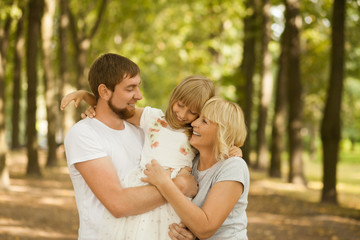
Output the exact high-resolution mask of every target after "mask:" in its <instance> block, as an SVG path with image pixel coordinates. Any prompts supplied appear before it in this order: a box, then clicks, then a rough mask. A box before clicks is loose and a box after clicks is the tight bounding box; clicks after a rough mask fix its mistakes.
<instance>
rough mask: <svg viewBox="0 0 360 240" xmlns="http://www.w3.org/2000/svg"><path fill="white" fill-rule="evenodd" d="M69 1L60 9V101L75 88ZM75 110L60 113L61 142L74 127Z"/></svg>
mask: <svg viewBox="0 0 360 240" xmlns="http://www.w3.org/2000/svg"><path fill="white" fill-rule="evenodd" d="M68 4H69V2H68V0H62V1H59V5H60V6H59V8H60V21H59V22H60V24H59V48H58V49H59V76H60V79H59V81H58V86H59V96H58V101H59V102H60V101H61V98H62V97H63V96H65V95H66V94H67V93H69V92H71V91H72V90H73V88H72V87H71V84H70V78H69V70H68V66H69V60H70V58H69V40H68V39H69V36H68V33H69V26H70V20H69V15H68ZM74 115H75V110H74V109H73V108H70V109H68V110H66V111H61V112H60V122H61V123H60V124H61V133H60V134H61V142H63V141H64V138H65V134H66V133H67V132H68V131H69V130H70V128H71V127H72V126H73V125H74V122H75V121H74Z"/></svg>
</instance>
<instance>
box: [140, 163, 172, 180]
mask: <svg viewBox="0 0 360 240" xmlns="http://www.w3.org/2000/svg"><path fill="white" fill-rule="evenodd" d="M145 168H146V169H145V170H144V174H145V175H146V176H147V178H142V179H141V181H143V182H146V183H149V184H152V185H154V186H159V185H160V184H164V183H165V182H167V181H171V177H170V175H171V169H170V171H169V170H165V169H164V168H163V167H162V166H160V164H159V163H158V162H157V161H156V160H151V164H150V163H148V164H146V165H145Z"/></svg>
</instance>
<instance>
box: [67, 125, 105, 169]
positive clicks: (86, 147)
mask: <svg viewBox="0 0 360 240" xmlns="http://www.w3.org/2000/svg"><path fill="white" fill-rule="evenodd" d="M99 139H100V137H99V136H97V133H96V132H95V131H94V130H93V129H92V128H91V127H90V126H89V125H86V124H76V125H74V126H73V127H72V128H71V129H70V131H69V132H68V134H67V135H66V137H65V141H64V145H65V153H66V158H67V161H68V164H69V166H70V165H73V164H75V163H79V162H84V161H88V160H93V159H96V158H100V157H105V156H107V153H106V152H105V149H104V147H103V145H102V143H100V142H99Z"/></svg>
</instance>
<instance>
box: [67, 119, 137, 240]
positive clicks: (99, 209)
mask: <svg viewBox="0 0 360 240" xmlns="http://www.w3.org/2000/svg"><path fill="white" fill-rule="evenodd" d="M124 124H125V128H124V129H123V130H114V129H112V128H110V127H108V126H107V125H105V124H104V123H102V122H100V121H99V120H97V119H96V118H93V119H89V118H86V119H84V120H81V121H79V122H78V123H76V124H75V125H74V126H73V127H72V128H71V129H70V131H69V132H68V133H67V135H66V137H65V141H64V144H65V152H66V158H67V163H68V168H69V173H70V178H71V181H72V183H73V186H74V192H75V199H76V205H77V208H78V212H79V219H80V227H79V240H80V239H97V233H98V227H99V220H100V219H101V217H102V215H103V212H104V209H105V207H104V206H103V205H102V203H101V202H100V201H99V200H98V199H97V198H96V196H95V195H94V194H93V192H92V191H91V189H90V188H89V186H88V185H87V184H86V182H85V180H84V178H83V177H82V176H81V174H80V173H79V171H78V170H77V169H76V168H75V166H74V164H75V163H80V162H85V161H90V160H93V159H97V158H101V157H105V156H108V157H109V158H110V159H111V160H112V162H113V164H114V167H115V169H116V171H117V174H118V176H119V179H120V181H123V180H124V177H125V176H126V175H127V174H128V173H129V172H130V171H132V170H133V169H135V168H137V167H138V166H139V162H140V157H141V151H142V147H143V143H144V137H143V132H142V130H141V129H139V128H137V127H135V126H134V125H132V124H129V123H127V122H125V121H124Z"/></svg>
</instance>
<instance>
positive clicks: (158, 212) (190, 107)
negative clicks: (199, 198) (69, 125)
mask: <svg viewBox="0 0 360 240" xmlns="http://www.w3.org/2000/svg"><path fill="white" fill-rule="evenodd" d="M214 95H215V87H214V84H213V82H212V81H211V80H209V79H206V78H204V77H202V76H189V77H187V78H185V79H184V80H183V81H182V82H181V83H180V84H179V85H178V86H177V87H175V89H174V90H173V91H172V93H171V96H170V100H169V104H168V108H167V110H166V113H165V114H164V113H163V112H162V111H161V110H159V109H155V108H151V107H145V108H136V110H135V114H134V116H133V117H131V118H129V119H126V121H128V122H130V123H132V124H134V125H137V126H140V128H142V129H143V131H144V134H145V142H144V146H143V151H142V156H141V161H140V167H139V168H138V169H136V170H134V171H132V172H130V173H129V174H128V175H127V177H126V178H125V180H124V181H123V182H122V184H123V187H136V186H141V185H145V184H146V183H144V182H142V181H141V178H144V177H145V175H144V173H143V172H144V169H145V165H146V164H147V163H150V162H151V160H152V159H156V160H157V161H158V162H159V163H160V165H161V166H163V167H164V168H165V169H171V170H172V175H171V176H172V177H175V176H176V175H177V173H178V172H179V170H180V169H181V168H184V167H191V166H192V160H193V159H194V158H195V155H196V150H195V149H194V148H192V147H191V146H190V143H189V136H190V135H191V131H192V128H191V125H190V124H191V123H192V122H193V121H194V120H195V119H197V118H198V116H199V114H200V112H201V109H202V107H203V106H204V104H205V102H206V101H207V100H208V99H210V98H211V97H213V96H214ZM82 99H84V100H85V101H86V102H88V103H89V104H90V105H92V106H93V105H95V104H96V100H95V97H94V96H93V95H92V94H91V93H88V92H86V91H76V92H73V93H71V94H68V95H67V96H65V97H64V99H63V100H62V104H61V108H64V107H65V106H66V105H67V104H68V103H69V102H71V101H72V100H74V101H75V105H77V104H78V103H79V102H80V101H81V100H82ZM90 112H91V113H94V112H93V111H90ZM90 112H89V111H88V112H87V115H88V116H90V115H91V114H90ZM230 154H231V155H241V150H240V149H239V148H236V147H234V148H233V149H232V151H231V152H230ZM179 222H180V218H179V217H178V216H177V214H176V213H175V211H174V210H173V208H172V207H171V205H170V204H164V205H162V206H160V207H158V208H156V209H154V210H152V211H149V212H146V213H143V214H140V215H135V216H129V217H123V218H115V217H113V216H112V215H111V213H110V212H108V211H105V213H104V216H103V217H102V224H101V226H100V229H101V230H100V236H101V239H131V240H133V239H159V240H162V239H170V237H169V236H168V228H169V225H170V224H172V223H179Z"/></svg>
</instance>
